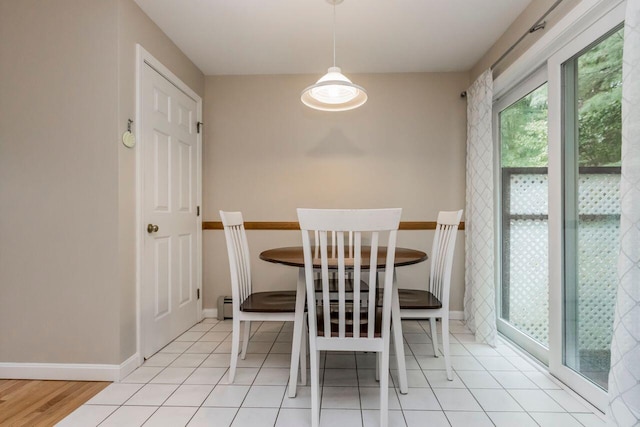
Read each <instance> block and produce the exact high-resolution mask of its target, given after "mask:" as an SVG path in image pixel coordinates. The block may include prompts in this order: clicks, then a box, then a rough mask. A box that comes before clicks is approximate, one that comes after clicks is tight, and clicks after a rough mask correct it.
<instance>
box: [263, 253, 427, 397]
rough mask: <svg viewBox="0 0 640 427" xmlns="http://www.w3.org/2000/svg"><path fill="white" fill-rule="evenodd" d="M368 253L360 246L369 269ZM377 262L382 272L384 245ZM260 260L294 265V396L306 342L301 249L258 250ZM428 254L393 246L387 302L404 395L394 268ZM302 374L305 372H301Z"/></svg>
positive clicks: (332, 261)
mask: <svg viewBox="0 0 640 427" xmlns="http://www.w3.org/2000/svg"><path fill="white" fill-rule="evenodd" d="M349 250H352V248H345V253H348V254H350V252H349ZM370 254H371V248H370V247H369V246H362V247H361V268H362V269H363V270H369V269H370V268H371V266H370ZM377 255H378V256H377V265H376V266H375V268H376V270H377V271H378V272H380V271H384V269H385V263H386V255H387V248H386V247H384V246H380V247H378V254H377ZM260 259H261V260H263V261H266V262H271V263H274V264H281V265H286V266H290V267H297V268H298V281H297V287H296V308H295V321H294V323H293V340H294V343H296V342H297V343H299V344H298V345H294V346H293V350H292V351H293V353H292V355H291V370H290V375H291V378H295V381H291V382H290V384H292V385H293V386H292V387H290V388H289V397H295V395H296V385H297V383H298V381H297V378H298V367H299V363H300V355H299V352H300V346H301V345H306V343H303V342H302V339H303V338H302V337H303V335H302V333H303V327H304V313H305V299H306V286H305V265H304V251H303V248H302V246H289V247H282V248H273V249H268V250H265V251H263V252H262V253H260ZM427 259H428V256H427V254H426V253H425V252H423V251H420V250H417V249H409V248H402V247H396V252H395V258H394V272H393V297H392V302H391V332H392V337H393V343H394V348H395V353H396V360H397V364H398V382H399V389H400V393H402V394H407V392H408V391H409V389H408V384H407V370H406V363H405V357H404V343H403V335H402V321H401V318H400V301H399V299H398V286H397V275H396V271H395V269H396V268H397V267H403V266H408V265H414V264H418V263H421V262H423V261H426V260H427ZM328 264H329V268H330V269H333V270H337V268H338V259H337V258H335V257H329V258H328ZM313 267H314V268H320V267H321V264H320V258H318V257H314V258H313ZM345 267H346V268H347V270H348V269H349V267H351V268H353V258H347V259H346V260H345ZM305 377H306V375H305Z"/></svg>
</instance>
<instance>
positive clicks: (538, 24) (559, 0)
mask: <svg viewBox="0 0 640 427" xmlns="http://www.w3.org/2000/svg"><path fill="white" fill-rule="evenodd" d="M562 1H563V0H556V1H555V3H553V4H552V5H551V7H550V8H549V9H547V11H546V12H545V13H544V14H543V15H542V16H541V17H540V18H538V20H537V21H536V22H535V23H534V24H533V25H532V26H531V27H530V28H529V29H528V30H527V31H526V32H525V33H524V34H523V35H521V36H520V38H519V39H518V40H516V41H515V43H513V44H512V45H511V46H509V48H508V49H507V50H506V51H505V52H504V53H503V54H502V55H500V57H499V58H498V59H497V60H496V61H495V62H494V63H493V64H491V67H490V69H491V70H493V69H494V68H495V67H496V65H498V64H499V63H500V62H502V61H503V60H504V58H506V57H507V55H509V54H510V53H511V52H512V51H513V49H515V48H516V47H517V46H518V45H519V44H520V43H521V42H522V40H524V39H525V37H527V36H528V35H529V34H533V33H535V32H536V31H538V30H543V29H544V28H545V27H546V26H547V21H545V20H544V19H545V18H546V17H547V16H549V14H550V13H551V12H553V10H554V9H555V8H556V7H558V5H559V4H560V3H562ZM466 97H467V92H466V91H464V92H462V93H461V94H460V98H466Z"/></svg>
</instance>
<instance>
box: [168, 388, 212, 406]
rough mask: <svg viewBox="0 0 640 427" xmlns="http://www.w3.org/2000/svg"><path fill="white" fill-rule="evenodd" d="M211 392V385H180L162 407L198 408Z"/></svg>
mask: <svg viewBox="0 0 640 427" xmlns="http://www.w3.org/2000/svg"><path fill="white" fill-rule="evenodd" d="M212 390H213V386H211V385H181V386H180V387H178V389H177V390H176V391H175V392H173V394H172V395H171V396H169V399H167V401H166V402H165V403H164V406H200V405H202V402H204V400H205V399H206V398H207V396H209V393H211V391H212Z"/></svg>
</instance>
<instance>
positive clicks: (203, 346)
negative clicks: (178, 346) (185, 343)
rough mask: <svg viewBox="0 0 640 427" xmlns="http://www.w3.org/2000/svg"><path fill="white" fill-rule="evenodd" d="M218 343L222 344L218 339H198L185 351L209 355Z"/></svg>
mask: <svg viewBox="0 0 640 427" xmlns="http://www.w3.org/2000/svg"><path fill="white" fill-rule="evenodd" d="M218 345H220V343H219V342H218V341H198V342H194V343H193V344H192V345H191V347H189V348H188V349H186V350H185V353H204V354H206V355H207V356H208V355H209V353H211V352H212V351H213V350H215V349H216V347H218Z"/></svg>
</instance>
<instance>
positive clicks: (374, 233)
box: [298, 209, 402, 427]
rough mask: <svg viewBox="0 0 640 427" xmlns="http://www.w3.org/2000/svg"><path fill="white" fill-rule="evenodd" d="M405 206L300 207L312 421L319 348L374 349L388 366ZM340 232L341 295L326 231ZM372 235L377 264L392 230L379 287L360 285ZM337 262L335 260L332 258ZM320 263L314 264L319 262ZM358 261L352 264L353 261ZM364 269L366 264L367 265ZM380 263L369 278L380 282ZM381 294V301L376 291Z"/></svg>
mask: <svg viewBox="0 0 640 427" xmlns="http://www.w3.org/2000/svg"><path fill="white" fill-rule="evenodd" d="M401 214H402V209H362V210H340V209H298V221H299V222H300V229H301V230H302V244H303V250H304V264H305V283H306V288H307V310H308V325H309V346H310V362H311V363H310V365H311V425H312V426H313V427H318V425H319V422H320V387H319V359H320V351H369V352H376V353H379V354H380V370H381V372H389V341H390V335H391V302H392V289H393V274H394V273H393V272H394V257H395V247H396V237H397V230H398V226H399V224H400V216H401ZM315 231H318V232H319V233H318V235H319V242H320V247H319V254H318V257H317V258H315V259H314V251H313V248H312V243H311V234H312V233H314V232H315ZM334 231H335V232H336V240H337V254H336V257H335V258H336V259H337V266H338V268H337V275H338V292H337V298H336V297H335V296H334V297H331V296H330V287H331V284H330V281H331V279H330V271H329V258H330V254H329V253H328V249H327V247H328V243H327V240H328V239H327V234H329V233H332V232H334ZM350 231H351V232H353V241H354V244H353V253H352V257H351V259H349V258H350V257H349V256H348V254H345V244H344V243H345V234H347V235H348V232H350ZM363 234H367V235H369V236H370V241H371V243H370V247H371V251H370V253H371V255H370V259H369V263H368V264H369V265H371V266H376V265H378V262H377V256H378V246H379V243H378V242H379V240H380V235H381V234H382V235H383V236H385V235H386V236H387V242H386V247H387V255H386V261H385V264H384V265H385V270H384V279H383V281H382V283H381V287H380V289H376V287H375V286H373V287H370V288H369V289H368V290H367V291H362V290H361V289H360V283H361V282H360V279H361V276H362V268H361V265H362V255H361V250H362V240H363V239H362V237H363ZM333 262H335V261H333ZM314 263H315V266H314ZM347 266H349V270H352V273H353V277H354V279H353V292H352V293H351V295H349V296H347V292H346V281H347V268H346V267H347ZM351 266H353V267H351ZM318 268H319V269H320V277H321V279H320V280H321V285H322V286H321V291H320V292H316V280H315V274H314V272H315V271H316V270H317V269H318ZM365 274H367V273H366V270H365ZM376 274H377V273H376V268H375V267H374V268H371V269H369V272H368V275H369V282H370V283H375V279H376ZM378 292H380V293H381V294H382V298H381V299H382V303H381V304H380V307H378V305H377V304H376V301H377V300H378V299H379V296H378V295H377V293H378ZM388 381H389V376H388V375H381V379H380V425H381V426H382V427H386V426H387V425H388V415H389V414H388V406H389V405H388V404H389V402H388V398H389V395H388V393H389V390H388Z"/></svg>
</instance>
